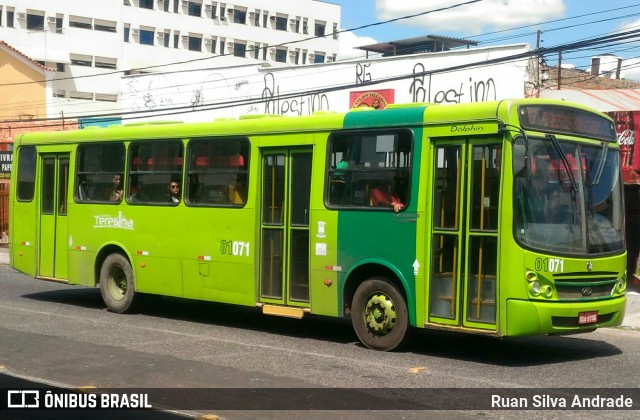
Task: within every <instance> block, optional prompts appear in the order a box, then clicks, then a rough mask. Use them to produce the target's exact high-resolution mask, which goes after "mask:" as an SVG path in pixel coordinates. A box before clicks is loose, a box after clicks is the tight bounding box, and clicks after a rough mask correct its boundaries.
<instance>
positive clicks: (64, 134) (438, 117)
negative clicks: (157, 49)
mask: <svg viewBox="0 0 640 420" xmlns="http://www.w3.org/2000/svg"><path fill="white" fill-rule="evenodd" d="M524 103H526V104H533V103H537V104H549V105H562V106H568V105H571V106H575V107H577V108H580V109H583V110H586V111H590V112H597V111H595V110H593V109H590V108H588V107H584V106H582V105H579V104H573V103H570V102H565V101H559V100H553V99H509V100H501V101H487V102H476V103H466V104H429V103H409V104H392V105H390V106H389V107H388V108H387V109H383V110H375V109H373V108H368V107H363V108H354V109H351V110H350V111H349V112H347V113H334V112H326V111H320V112H316V113H314V114H312V115H307V116H293V117H291V116H284V117H283V116H280V115H264V114H248V115H246V116H241V117H240V118H239V119H235V118H225V119H216V120H214V121H211V122H195V123H182V122H175V121H158V122H141V123H133V124H124V125H112V126H109V127H91V129H88V128H84V129H79V130H68V131H49V132H33V133H26V134H22V135H20V136H18V137H17V138H16V139H15V142H14V143H15V145H16V146H19V145H21V144H41V143H47V144H56V143H75V142H92V141H110V140H136V139H158V138H167V137H171V138H194V137H204V136H224V135H251V134H276V133H286V132H305V131H306V132H316V131H329V130H336V129H340V128H343V127H344V121H345V119H347V118H351V117H353V118H354V119H356V120H362V121H363V124H362V126H369V127H371V126H373V125H376V126H380V125H381V124H380V121H381V120H382V121H387V123H386V124H387V125H404V126H406V125H408V124H411V125H433V126H438V125H440V124H442V125H444V124H451V123H458V124H459V123H464V122H467V121H469V122H479V121H480V122H489V121H491V122H492V123H493V124H495V123H496V122H498V121H500V120H504V121H505V122H508V120H509V115H510V110H511V109H513V108H514V107H516V106H518V105H521V104H524ZM420 112H422V115H421V119H420V121H416V120H415V116H416V114H417V113H418V114H420ZM366 121H369V122H371V121H377V124H370V125H367V124H366ZM349 127H350V128H358V127H357V125H356V126H354V125H350V126H349ZM496 127H497V126H496Z"/></svg>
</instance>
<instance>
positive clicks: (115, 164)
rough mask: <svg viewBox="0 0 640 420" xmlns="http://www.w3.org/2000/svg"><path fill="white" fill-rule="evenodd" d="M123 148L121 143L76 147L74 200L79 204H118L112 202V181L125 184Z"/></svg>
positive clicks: (115, 201) (116, 201) (114, 201)
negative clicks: (90, 202)
mask: <svg viewBox="0 0 640 420" xmlns="http://www.w3.org/2000/svg"><path fill="white" fill-rule="evenodd" d="M124 157H125V147H124V144H123V143H94V144H82V145H79V146H78V153H77V163H76V177H75V179H76V187H75V199H76V201H78V202H81V203H82V202H87V201H93V202H103V203H111V204H118V203H119V202H120V200H111V197H112V195H111V193H112V191H113V189H114V184H113V182H114V178H115V177H116V176H119V177H120V186H122V182H123V181H124V179H123V177H122V174H123V173H124Z"/></svg>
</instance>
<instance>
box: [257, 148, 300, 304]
mask: <svg viewBox="0 0 640 420" xmlns="http://www.w3.org/2000/svg"><path fill="white" fill-rule="evenodd" d="M311 158H312V152H311V150H310V149H299V148H296V149H288V150H282V149H278V150H277V151H266V152H264V153H263V154H262V187H261V188H262V192H261V212H260V215H261V216H260V217H261V225H260V230H261V232H260V234H261V235H260V236H261V239H260V241H261V244H260V249H261V256H260V301H261V302H262V303H266V304H276V305H286V306H297V307H308V306H309V206H310V194H311V161H312V159H311Z"/></svg>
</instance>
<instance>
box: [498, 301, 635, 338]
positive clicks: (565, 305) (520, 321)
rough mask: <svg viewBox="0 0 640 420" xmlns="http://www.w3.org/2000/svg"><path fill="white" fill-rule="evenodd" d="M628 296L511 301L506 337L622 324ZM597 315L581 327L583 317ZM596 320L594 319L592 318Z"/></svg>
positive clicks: (583, 330)
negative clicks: (581, 316) (599, 298)
mask: <svg viewBox="0 0 640 420" xmlns="http://www.w3.org/2000/svg"><path fill="white" fill-rule="evenodd" d="M626 303H627V298H626V296H621V297H617V298H613V299H610V300H606V301H592V302H540V301H530V300H517V299H509V300H507V314H506V315H507V316H506V320H507V321H506V334H502V335H504V336H519V335H535V334H575V333H580V332H589V331H593V330H595V329H596V328H602V327H615V326H618V325H621V324H622V320H623V318H624V312H625V307H626ZM593 313H597V317H596V318H595V319H596V321H595V322H589V323H585V324H581V323H580V322H579V319H580V315H593ZM592 319H593V318H592Z"/></svg>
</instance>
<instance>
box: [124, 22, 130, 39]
mask: <svg viewBox="0 0 640 420" xmlns="http://www.w3.org/2000/svg"><path fill="white" fill-rule="evenodd" d="M130 31H131V28H129V27H128V26H125V27H124V42H129V32H130Z"/></svg>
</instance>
